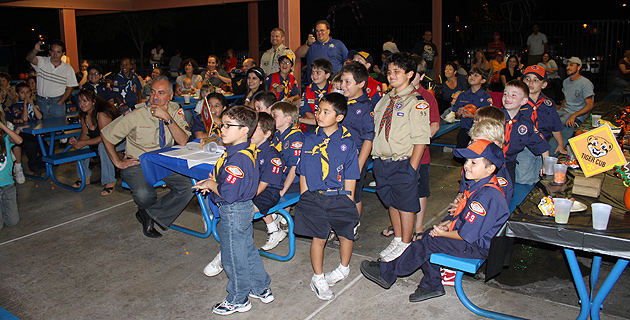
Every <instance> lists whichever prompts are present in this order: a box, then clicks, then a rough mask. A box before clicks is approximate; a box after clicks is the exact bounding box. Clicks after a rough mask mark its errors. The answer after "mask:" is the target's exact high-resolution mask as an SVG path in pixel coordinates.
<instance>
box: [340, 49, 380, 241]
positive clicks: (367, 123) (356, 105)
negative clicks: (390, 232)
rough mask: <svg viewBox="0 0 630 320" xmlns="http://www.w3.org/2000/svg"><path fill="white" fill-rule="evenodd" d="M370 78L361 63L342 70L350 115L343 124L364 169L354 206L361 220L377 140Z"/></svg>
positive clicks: (354, 63) (348, 114)
mask: <svg viewBox="0 0 630 320" xmlns="http://www.w3.org/2000/svg"><path fill="white" fill-rule="evenodd" d="M369 77H370V75H368V73H367V69H366V68H365V67H364V66H363V65H362V64H360V63H358V62H354V61H353V62H348V63H346V65H345V66H343V68H341V83H342V84H341V88H342V89H343V95H344V96H345V97H346V99H348V112H347V113H346V116H345V117H344V118H343V122H342V123H341V124H342V125H343V126H344V127H345V128H346V129H348V131H349V132H350V139H352V141H353V142H354V144H355V145H356V146H357V153H358V155H359V168H361V178H359V180H358V181H357V184H356V192H355V193H354V202H355V203H356V204H357V210H358V211H359V217H361V211H362V208H363V204H362V202H361V193H362V190H363V184H364V182H365V176H366V172H367V165H368V159H369V158H370V152H372V139H374V105H373V104H372V100H371V99H370V97H369V96H368V94H367V93H366V92H365V87H366V85H367V81H368V78H369ZM355 235H356V231H355Z"/></svg>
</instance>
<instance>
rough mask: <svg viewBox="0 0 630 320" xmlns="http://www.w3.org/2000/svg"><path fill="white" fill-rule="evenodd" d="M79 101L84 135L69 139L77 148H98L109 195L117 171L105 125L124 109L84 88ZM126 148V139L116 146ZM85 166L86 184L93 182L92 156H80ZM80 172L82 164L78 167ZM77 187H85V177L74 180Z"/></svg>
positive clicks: (78, 98) (83, 166) (104, 191)
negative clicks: (105, 142)
mask: <svg viewBox="0 0 630 320" xmlns="http://www.w3.org/2000/svg"><path fill="white" fill-rule="evenodd" d="M77 100H78V101H79V123H81V135H80V136H79V139H78V140H77V139H76V138H74V137H72V138H70V139H69V140H68V143H70V144H71V145H72V147H74V148H75V149H77V150H79V149H83V148H90V149H91V150H92V151H94V152H98V155H99V159H100V160H101V185H103V190H102V191H101V195H102V196H108V195H110V194H112V193H113V192H114V187H115V186H116V171H115V169H114V164H113V163H112V160H111V159H110V158H109V155H107V150H106V149H105V146H104V145H103V143H102V139H101V128H104V127H105V126H106V125H108V124H109V123H110V122H112V120H114V119H116V118H117V117H118V116H120V111H118V109H117V108H116V107H114V106H113V105H112V104H111V103H109V102H107V101H105V100H104V99H103V98H101V97H99V96H97V95H96V94H95V93H94V91H91V90H86V89H83V90H81V91H79V93H78V94H77ZM124 149H125V141H123V142H121V143H120V144H118V145H117V146H116V151H121V150H124ZM80 163H81V167H82V168H83V172H84V173H85V184H86V185H88V184H90V177H91V176H92V171H91V170H90V166H89V164H90V158H87V159H83V160H80ZM77 176H80V174H79V168H78V167H77ZM74 187H75V188H79V187H81V180H80V179H79V180H77V181H76V182H75V183H74Z"/></svg>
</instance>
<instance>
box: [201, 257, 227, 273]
mask: <svg viewBox="0 0 630 320" xmlns="http://www.w3.org/2000/svg"><path fill="white" fill-rule="evenodd" d="M221 271H223V265H222V264H221V252H219V253H218V254H217V256H216V257H214V259H212V261H210V263H208V265H207V266H206V267H205V268H203V273H204V274H205V275H206V276H208V277H214V276H216V275H217V274H219V273H221Z"/></svg>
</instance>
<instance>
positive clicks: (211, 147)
mask: <svg viewBox="0 0 630 320" xmlns="http://www.w3.org/2000/svg"><path fill="white" fill-rule="evenodd" d="M218 148H219V145H217V143H216V142H214V141H210V142H208V143H206V144H204V145H203V151H205V152H210V153H215V152H217V149H218Z"/></svg>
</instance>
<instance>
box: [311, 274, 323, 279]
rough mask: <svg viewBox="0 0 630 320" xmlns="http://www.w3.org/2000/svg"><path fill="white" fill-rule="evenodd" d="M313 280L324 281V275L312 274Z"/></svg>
mask: <svg viewBox="0 0 630 320" xmlns="http://www.w3.org/2000/svg"><path fill="white" fill-rule="evenodd" d="M313 278H314V279H317V280H319V279H324V274H323V273H322V274H315V273H313Z"/></svg>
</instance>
